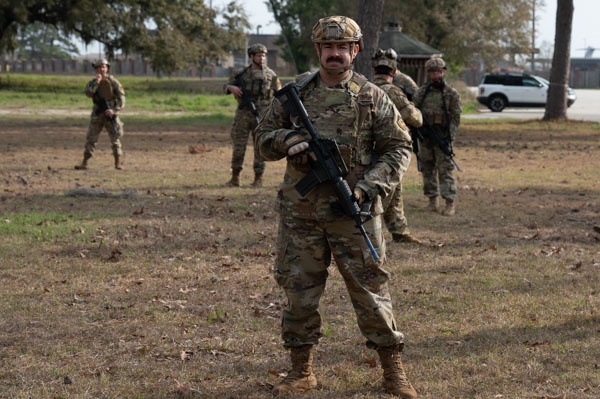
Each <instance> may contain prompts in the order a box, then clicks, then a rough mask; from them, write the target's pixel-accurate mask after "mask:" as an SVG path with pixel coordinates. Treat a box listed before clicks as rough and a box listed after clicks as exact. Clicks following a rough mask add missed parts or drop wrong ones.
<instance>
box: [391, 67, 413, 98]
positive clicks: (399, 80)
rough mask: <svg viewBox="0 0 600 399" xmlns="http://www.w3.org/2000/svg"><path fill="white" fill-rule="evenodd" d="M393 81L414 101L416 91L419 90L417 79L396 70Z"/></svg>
mask: <svg viewBox="0 0 600 399" xmlns="http://www.w3.org/2000/svg"><path fill="white" fill-rule="evenodd" d="M393 83H394V85H396V86H398V87H399V88H401V89H402V91H403V92H404V94H406V97H408V100H409V101H413V97H414V95H415V93H416V92H417V90H419V86H418V85H417V84H416V83H415V81H414V80H413V79H412V78H411V77H410V76H408V75H407V74H405V73H402V72H400V71H397V72H396V76H394V82H393Z"/></svg>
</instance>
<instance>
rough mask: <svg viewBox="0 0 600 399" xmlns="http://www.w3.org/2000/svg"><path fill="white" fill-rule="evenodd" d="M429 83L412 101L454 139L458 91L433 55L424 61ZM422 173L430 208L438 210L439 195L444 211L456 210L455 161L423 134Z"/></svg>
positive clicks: (458, 117)
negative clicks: (447, 79) (446, 79)
mask: <svg viewBox="0 0 600 399" xmlns="http://www.w3.org/2000/svg"><path fill="white" fill-rule="evenodd" d="M425 69H426V71H427V74H428V77H429V83H427V84H425V85H423V86H421V87H420V88H419V90H417V93H416V94H415V98H414V103H415V105H416V106H417V107H418V108H419V109H420V110H421V113H422V114H423V123H424V124H427V123H429V124H430V125H433V126H437V127H439V128H440V130H441V131H443V134H444V135H445V138H447V139H450V140H451V141H454V139H455V137H456V133H457V131H458V126H459V124H460V114H461V112H462V107H461V103H460V95H459V94H458V92H457V91H456V90H455V89H454V88H453V87H451V86H450V85H449V84H447V83H446V81H445V80H444V77H445V75H446V63H445V62H444V60H443V59H442V58H440V57H434V58H431V59H429V60H427V62H426V63H425ZM418 159H419V163H420V164H421V172H422V173H423V192H424V194H425V196H426V197H428V198H429V209H430V210H431V211H433V212H437V211H438V198H439V196H440V195H441V196H442V198H444V199H445V200H446V207H445V208H444V210H443V211H442V214H443V215H446V216H452V215H454V214H455V213H456V206H455V202H456V195H457V188H456V178H455V177H454V163H453V162H452V158H451V157H450V156H448V155H446V154H445V153H444V152H443V151H442V150H441V149H440V148H439V146H438V145H436V144H435V143H433V142H432V140H431V139H430V138H427V137H425V138H424V140H423V143H422V145H421V148H420V150H419V155H418Z"/></svg>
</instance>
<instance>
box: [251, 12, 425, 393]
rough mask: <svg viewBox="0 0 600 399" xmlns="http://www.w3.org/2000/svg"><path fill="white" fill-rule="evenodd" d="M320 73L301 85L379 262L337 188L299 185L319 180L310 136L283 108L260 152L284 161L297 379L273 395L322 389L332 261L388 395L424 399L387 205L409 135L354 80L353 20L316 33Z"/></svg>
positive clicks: (326, 24) (287, 277)
mask: <svg viewBox="0 0 600 399" xmlns="http://www.w3.org/2000/svg"><path fill="white" fill-rule="evenodd" d="M312 41H313V42H314V47H315V50H316V52H317V56H318V59H319V63H320V66H319V69H318V71H315V72H312V73H310V72H307V73H305V74H302V75H300V76H298V77H297V79H296V82H292V83H290V84H295V85H296V88H297V89H298V93H299V97H300V99H301V100H302V102H303V104H304V106H305V108H306V111H307V114H308V117H309V119H310V120H311V122H312V124H313V126H314V128H315V129H316V131H317V132H318V133H319V135H320V136H321V138H322V139H333V140H335V142H336V143H337V145H338V146H339V149H340V153H341V157H342V158H343V160H344V163H345V164H346V166H347V168H348V174H347V175H346V176H345V180H346V181H347V183H348V185H349V187H350V189H351V190H352V191H353V196H354V199H355V200H356V202H357V203H358V204H360V205H361V206H365V207H367V206H368V207H369V210H370V212H371V215H372V216H373V218H372V219H371V220H370V221H368V222H366V223H365V224H364V225H363V226H364V228H365V230H366V231H367V234H368V235H369V237H370V239H371V241H372V243H373V245H374V247H375V248H376V249H377V252H378V253H379V255H380V259H378V260H375V259H373V258H372V257H371V254H370V252H369V248H368V247H367V245H366V243H365V241H364V240H363V237H362V236H361V234H360V233H359V232H358V230H357V228H356V225H355V222H354V220H353V219H352V218H351V217H349V216H346V215H345V214H344V213H343V212H340V209H339V208H340V205H339V203H338V202H337V199H338V197H337V195H336V191H335V188H334V187H333V186H334V185H333V184H332V183H331V182H329V181H326V182H323V183H320V184H317V185H316V186H315V187H313V188H312V190H311V191H309V192H308V193H307V194H306V196H304V197H303V196H301V195H300V194H299V193H298V191H296V189H295V185H296V183H298V182H299V181H300V180H302V179H303V178H304V177H305V176H306V175H307V174H308V173H310V172H311V162H310V161H309V159H311V158H312V157H313V155H312V153H311V152H309V144H308V142H309V141H310V140H311V138H310V137H311V136H310V135H309V134H308V132H307V131H306V130H305V127H304V126H300V125H299V123H298V121H297V120H296V118H295V117H294V116H292V115H290V113H289V111H288V110H287V109H286V108H285V107H284V106H283V104H282V103H281V101H280V100H279V99H278V98H275V99H274V100H273V102H272V103H271V105H270V106H269V108H268V109H267V112H266V114H265V116H264V117H263V119H262V120H261V122H260V123H259V125H258V127H257V129H256V139H255V140H256V141H255V145H256V146H257V147H258V149H259V151H260V154H261V156H262V157H263V158H264V159H265V160H267V161H277V160H281V159H285V160H286V171H285V175H284V177H283V182H282V184H281V186H280V189H279V192H278V195H277V198H278V203H279V218H280V220H279V232H278V238H277V256H276V260H275V270H274V277H275V280H276V282H277V284H278V285H279V286H280V287H282V289H283V290H284V291H285V294H286V297H287V302H288V305H287V307H286V308H285V309H284V310H283V312H282V322H281V329H282V330H281V336H282V339H283V345H284V347H285V348H287V349H289V350H290V357H291V363H292V370H291V371H290V372H289V373H288V374H287V376H286V377H285V378H284V379H283V380H282V381H281V382H280V383H278V384H277V385H275V386H274V387H273V393H274V394H275V395H280V394H281V395H284V394H288V393H296V392H303V391H307V390H310V389H312V388H314V387H316V386H317V379H316V377H315V374H314V373H313V368H312V367H313V358H314V348H315V346H316V345H317V344H318V343H319V340H320V338H321V337H322V336H323V322H322V319H321V314H320V312H319V304H320V299H321V297H322V295H323V292H324V290H325V284H326V282H327V277H328V274H329V273H328V267H329V266H330V264H331V261H332V259H333V260H335V265H336V266H337V269H338V271H339V273H340V274H341V275H342V277H343V280H344V283H345V284H346V288H347V290H348V294H349V296H350V299H351V303H352V305H353V307H354V311H355V314H356V317H357V321H358V327H359V328H360V331H361V333H362V335H363V336H364V337H365V338H366V341H367V347H369V348H371V349H375V350H376V351H377V352H378V354H379V357H380V360H381V364H382V367H383V386H384V388H385V389H386V390H387V391H388V392H390V393H391V394H393V395H395V396H399V397H402V398H416V397H417V392H416V391H415V389H414V388H413V387H412V385H411V384H410V382H409V381H408V379H407V377H406V374H405V372H404V368H403V365H402V361H401V356H400V352H401V350H402V348H403V345H404V335H403V334H402V333H401V332H400V331H399V329H398V326H397V324H396V321H395V318H394V313H393V309H392V298H391V294H390V291H389V289H388V280H389V278H390V273H389V272H388V271H386V270H385V269H384V268H383V266H384V262H385V240H384V235H383V231H382V220H381V214H382V213H383V206H382V198H384V197H386V196H387V195H389V194H390V193H391V191H392V189H393V188H394V184H393V181H395V179H396V178H397V176H398V175H399V176H400V177H401V176H402V174H403V173H404V172H405V171H406V169H407V167H408V165H409V162H410V157H411V139H410V135H409V132H408V129H407V127H406V125H405V124H404V122H403V121H402V118H401V116H400V114H399V112H398V110H397V109H396V107H395V106H394V104H393V103H392V102H391V100H390V99H389V97H388V96H387V95H386V94H385V92H383V90H381V89H380V88H378V87H377V86H375V85H374V84H372V83H371V82H369V81H368V80H367V79H366V78H365V77H364V76H362V75H360V74H358V73H355V72H354V71H353V70H352V65H353V63H354V60H355V58H356V56H357V54H358V52H359V51H360V50H361V47H362V45H363V43H362V32H361V29H360V27H359V26H358V24H357V23H356V22H355V21H354V20H352V19H351V18H348V17H344V16H331V17H326V18H322V19H320V20H319V21H318V22H317V23H316V24H315V26H314V27H313V31H312Z"/></svg>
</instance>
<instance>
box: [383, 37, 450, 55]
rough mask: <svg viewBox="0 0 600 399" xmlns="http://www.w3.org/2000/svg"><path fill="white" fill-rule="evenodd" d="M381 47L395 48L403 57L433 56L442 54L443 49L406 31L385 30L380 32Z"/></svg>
mask: <svg viewBox="0 0 600 399" xmlns="http://www.w3.org/2000/svg"><path fill="white" fill-rule="evenodd" d="M379 47H380V48H382V49H388V48H393V49H394V50H396V52H397V53H398V56H399V57H400V58H401V59H402V58H426V59H428V58H431V57H432V56H440V57H441V56H442V53H441V51H439V50H437V49H435V48H433V47H431V46H430V45H428V44H425V43H423V42H420V41H418V40H417V39H413V38H412V37H410V36H408V35H407V34H405V33H404V32H399V31H387V32H386V31H384V32H380V33H379Z"/></svg>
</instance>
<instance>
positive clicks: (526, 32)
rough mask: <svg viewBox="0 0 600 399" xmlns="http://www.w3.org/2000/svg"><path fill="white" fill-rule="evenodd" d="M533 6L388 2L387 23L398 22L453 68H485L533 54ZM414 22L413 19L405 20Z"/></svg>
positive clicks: (470, 0) (516, 1)
mask: <svg viewBox="0 0 600 399" xmlns="http://www.w3.org/2000/svg"><path fill="white" fill-rule="evenodd" d="M532 1H535V2H536V4H538V8H539V6H541V5H542V4H543V1H542V0H503V1H501V2H496V1H488V0H445V1H437V0H403V1H398V2H388V4H386V9H385V15H384V18H387V17H391V16H396V17H398V18H400V19H401V21H402V23H403V28H404V29H403V30H404V32H405V33H407V34H409V35H411V36H412V37H414V38H416V39H418V40H420V41H422V42H424V43H426V44H428V45H430V46H432V47H434V48H437V49H439V50H440V51H442V52H443V53H444V56H445V57H446V58H447V59H448V60H449V61H450V64H451V65H456V66H458V67H462V66H463V65H465V64H467V63H469V62H471V61H472V60H473V58H474V57H476V58H477V59H479V60H481V61H482V62H484V64H486V65H495V64H497V63H498V61H501V60H509V59H511V58H515V57H516V56H517V55H529V54H530V53H531V37H530V33H531V21H532V12H533V9H532ZM404 16H410V17H406V18H405V17H404Z"/></svg>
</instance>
